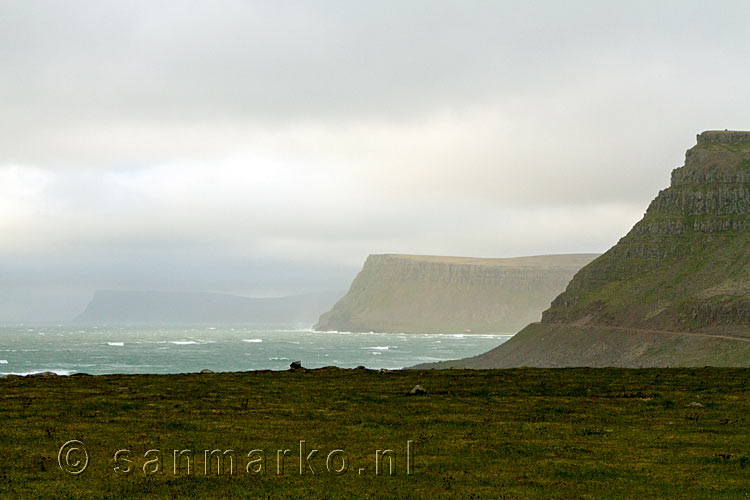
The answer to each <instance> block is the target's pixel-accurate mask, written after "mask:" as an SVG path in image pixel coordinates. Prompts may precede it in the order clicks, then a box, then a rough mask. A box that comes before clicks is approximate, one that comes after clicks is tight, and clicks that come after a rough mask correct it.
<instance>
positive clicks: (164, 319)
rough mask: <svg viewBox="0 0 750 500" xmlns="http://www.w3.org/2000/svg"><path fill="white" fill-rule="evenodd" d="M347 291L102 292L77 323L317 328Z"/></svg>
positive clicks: (96, 296) (99, 292) (77, 319)
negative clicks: (243, 294) (271, 293)
mask: <svg viewBox="0 0 750 500" xmlns="http://www.w3.org/2000/svg"><path fill="white" fill-rule="evenodd" d="M343 293H344V292H343V291H341V292H335V291H327V292H315V293H308V294H304V295H292V296H287V297H267V298H266V297H263V298H251V297H241V296H238V295H229V294H225V293H209V292H160V291H124V290H98V291H97V292H96V293H95V294H94V298H93V299H92V300H91V302H90V303H89V304H88V306H87V307H86V309H85V310H84V311H83V312H82V313H81V314H80V315H79V316H78V317H77V318H76V319H75V322H77V323H86V324H180V325H184V324H241V323H305V324H307V325H310V324H312V323H313V322H314V321H315V320H316V319H317V317H318V316H319V315H320V311H325V310H326V309H327V308H329V307H331V304H333V303H334V302H335V301H336V299H338V298H339V297H341V296H342V295H343Z"/></svg>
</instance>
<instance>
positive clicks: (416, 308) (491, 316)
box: [314, 254, 596, 333]
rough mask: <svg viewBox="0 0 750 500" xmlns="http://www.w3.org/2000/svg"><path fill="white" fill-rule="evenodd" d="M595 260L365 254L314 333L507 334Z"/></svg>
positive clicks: (534, 317)
mask: <svg viewBox="0 0 750 500" xmlns="http://www.w3.org/2000/svg"><path fill="white" fill-rule="evenodd" d="M595 256H596V255H595V254H576V255H545V256H538V257H519V258H511V259H478V258H469V257H436V256H424V255H393V254H386V255H370V256H369V257H368V258H367V260H366V261H365V264H364V267H363V268H362V271H361V272H360V273H359V274H358V275H357V277H356V278H355V279H354V281H353V282H352V285H351V288H350V289H349V292H348V293H347V294H346V295H345V296H344V298H342V299H341V300H340V301H339V302H337V303H336V305H334V306H333V309H331V310H330V311H329V312H327V313H325V314H323V315H322V316H321V317H320V321H318V324H316V325H315V327H314V328H315V329H316V330H323V331H327V330H336V331H357V332H369V331H375V332H407V333H430V332H438V333H446V332H453V333H456V332H458V333H464V332H468V331H470V332H473V333H480V332H512V331H515V330H516V329H518V328H520V327H521V326H523V325H525V324H527V323H529V322H530V321H537V320H539V318H540V315H541V311H542V310H544V309H545V308H546V307H548V306H549V303H550V301H551V300H552V299H553V298H554V297H555V296H556V295H557V294H558V293H560V292H561V291H562V290H563V289H564V288H565V285H567V283H568V282H569V281H570V279H571V277H572V276H573V274H575V272H576V271H577V270H578V269H580V268H581V267H582V266H584V265H585V264H587V263H588V262H590V261H591V260H592V259H593V258H594V257H595Z"/></svg>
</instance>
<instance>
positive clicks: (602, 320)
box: [441, 131, 750, 368]
mask: <svg viewBox="0 0 750 500" xmlns="http://www.w3.org/2000/svg"><path fill="white" fill-rule="evenodd" d="M749 249H750V132H729V131H721V132H719V131H711V132H704V133H702V134H700V135H699V136H698V143H697V145H696V146H695V147H693V148H691V149H690V150H688V152H687V154H686V157H685V165H684V166H682V167H680V168H678V169H676V170H674V171H673V172H672V182H671V186H670V187H669V188H668V189H665V190H662V191H661V192H660V193H659V195H658V196H657V197H656V199H654V201H653V202H651V205H650V206H649V207H648V210H647V211H646V214H645V216H644V217H643V219H642V220H641V221H640V222H638V223H637V224H636V225H635V226H634V227H633V229H632V230H631V231H630V232H629V233H628V234H627V235H626V236H625V237H623V238H622V239H621V240H620V241H619V242H618V243H617V245H615V246H614V247H613V248H612V249H610V250H609V251H608V252H606V253H605V254H603V255H602V256H601V257H599V258H598V259H596V260H594V261H593V262H591V263H590V264H589V265H587V266H586V267H584V268H583V269H581V270H580V271H579V272H578V273H577V274H576V276H575V277H574V278H573V280H572V281H571V282H570V284H569V285H568V287H567V289H566V291H565V292H564V293H562V294H561V295H560V296H558V297H557V298H556V299H555V300H554V301H553V302H552V305H551V307H550V308H549V309H548V310H546V311H545V312H544V314H543V316H542V322H541V323H538V324H532V325H529V326H528V327H527V328H525V329H523V330H522V331H521V332H520V333H518V334H517V335H516V336H514V337H513V338H512V339H511V340H509V341H508V342H506V343H505V344H503V345H502V346H500V347H498V348H496V349H494V350H493V351H490V352H488V353H486V354H483V355H481V356H477V357H475V358H470V359H465V360H458V361H454V362H449V363H446V364H443V365H441V366H465V367H477V368H480V367H485V368H486V367H511V366H634V367H638V366H703V365H723V366H750V342H748V341H746V340H750V250H749Z"/></svg>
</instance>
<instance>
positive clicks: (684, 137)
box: [0, 1, 750, 321]
mask: <svg viewBox="0 0 750 500" xmlns="http://www.w3.org/2000/svg"><path fill="white" fill-rule="evenodd" d="M749 17H750V7H749V6H747V5H746V4H744V3H741V2H713V3H711V4H710V5H709V4H706V3H704V2H685V1H680V2H659V3H657V4H654V3H653V2H631V3H629V4H628V5H624V4H623V5H621V6H617V7H613V6H611V5H599V4H598V3H595V2H566V3H564V4H563V3H560V2H474V3H471V4H466V3H465V2H435V1H429V2H428V1H413V2H406V3H404V2H377V3H375V4H368V5H365V4H361V3H351V2H333V1H331V2H323V1H320V2H272V3H269V2H244V1H222V2H212V3H206V2H180V3H175V2H167V1H148V2H146V1H142V2H138V1H136V2H128V3H122V2H114V1H101V2H83V1H78V2H77V1H72V2H66V3H65V4H62V3H60V2H52V1H50V2H33V3H29V2H2V3H1V4H0V62H1V63H2V64H0V96H2V97H0V102H2V109H3V120H0V234H2V238H0V259H1V260H2V262H3V264H2V266H0V320H2V319H6V320H27V321H28V320H33V319H57V318H59V319H64V318H66V317H69V316H72V315H74V314H75V312H77V311H76V309H77V308H79V307H81V306H82V305H83V303H85V301H86V299H87V298H88V296H89V295H90V294H91V293H92V292H93V290H94V289H95V288H156V289H191V290H196V289H203V290H221V291H232V292H238V293H245V294H266V295H267V294H280V293H292V292H298V291H299V292H301V291H308V290H315V289H326V288H343V287H346V285H347V284H348V281H349V280H350V279H351V278H352V277H353V274H354V273H355V272H356V269H357V267H358V266H359V264H360V263H361V262H362V261H363V259H364V257H365V256H366V255H367V254H368V253H378V252H404V253H406V252H411V253H430V254H454V255H476V256H513V255H525V254H526V255H528V254H541V253H562V252H576V251H604V250H606V249H607V248H608V247H609V246H611V245H612V244H614V243H615V242H616V240H617V238H618V237H619V236H621V235H622V234H623V233H624V232H626V231H627V230H628V229H629V228H630V227H631V226H632V224H633V223H634V222H635V221H637V220H638V219H639V218H640V216H641V215H642V213H643V211H644V210H645V208H646V205H647V204H648V201H649V200H650V199H651V198H653V197H654V195H655V194H656V192H657V191H658V189H660V188H663V187H665V186H666V185H667V184H668V181H669V172H670V171H671V169H673V168H675V167H677V166H679V165H680V164H681V161H682V155H683V153H684V150H685V149H687V148H688V147H690V146H691V145H692V143H693V142H694V134H696V133H698V132H700V131H702V130H705V129H712V128H720V129H724V128H730V129H732V128H738V129H747V128H748V124H747V121H746V120H747V116H749V115H750V102H749V101H748V100H747V99H742V98H741V97H740V96H741V95H743V92H744V89H746V88H747V87H748V83H750V66H748V65H747V63H746V62H747V60H748V56H750V54H749V53H748V50H749V49H748V47H750V34H748V31H747V29H746V26H745V20H746V19H748V18H749Z"/></svg>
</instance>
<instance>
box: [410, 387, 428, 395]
mask: <svg viewBox="0 0 750 500" xmlns="http://www.w3.org/2000/svg"><path fill="white" fill-rule="evenodd" d="M425 394H427V391H426V390H425V389H424V387H422V386H421V385H415V386H414V388H413V389H412V390H410V391H409V396H424V395H425Z"/></svg>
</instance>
